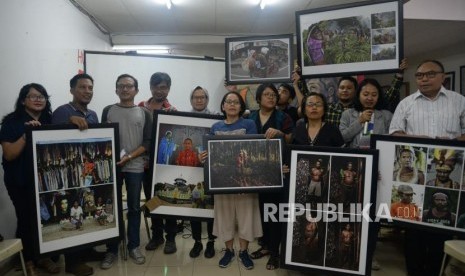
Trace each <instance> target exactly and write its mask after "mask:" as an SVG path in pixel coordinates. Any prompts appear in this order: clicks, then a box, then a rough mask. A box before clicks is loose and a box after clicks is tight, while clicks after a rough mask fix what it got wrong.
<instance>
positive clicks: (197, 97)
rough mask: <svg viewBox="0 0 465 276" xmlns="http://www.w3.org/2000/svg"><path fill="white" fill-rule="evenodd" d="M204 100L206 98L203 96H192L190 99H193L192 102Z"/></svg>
mask: <svg viewBox="0 0 465 276" xmlns="http://www.w3.org/2000/svg"><path fill="white" fill-rule="evenodd" d="M206 98H207V97H205V96H194V97H192V99H194V100H202V101H203V100H205V99H206Z"/></svg>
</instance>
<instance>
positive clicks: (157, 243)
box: [145, 238, 165, 251]
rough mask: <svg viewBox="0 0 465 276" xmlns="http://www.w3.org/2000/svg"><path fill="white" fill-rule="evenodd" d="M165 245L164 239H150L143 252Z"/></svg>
mask: <svg viewBox="0 0 465 276" xmlns="http://www.w3.org/2000/svg"><path fill="white" fill-rule="evenodd" d="M164 243H165V239H164V238H159V239H155V238H152V239H151V240H150V241H149V243H148V244H147V245H146V246H145V250H148V251H152V250H155V249H157V248H158V247H159V246H160V245H162V244H164Z"/></svg>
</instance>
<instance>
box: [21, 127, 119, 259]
mask: <svg viewBox="0 0 465 276" xmlns="http://www.w3.org/2000/svg"><path fill="white" fill-rule="evenodd" d="M27 135H28V136H29V137H28V138H31V139H27V140H28V141H32V142H31V144H30V145H29V147H30V148H31V152H32V160H33V164H31V175H33V176H34V177H33V178H34V190H35V203H34V209H35V210H36V214H37V215H36V218H35V221H36V222H37V248H36V249H37V250H36V251H37V254H39V255H42V254H52V253H53V254H57V253H59V252H66V251H69V250H71V249H73V250H74V249H75V248H76V247H92V246H95V245H98V244H105V243H108V242H113V241H118V240H120V237H123V236H124V235H123V233H124V229H123V227H124V223H123V222H122V211H121V206H122V205H121V204H122V203H121V194H119V191H118V189H117V185H118V184H120V183H117V177H116V174H117V167H116V163H117V162H118V160H119V154H118V153H119V133H118V125H117V124H99V125H89V129H88V130H86V131H80V130H78V129H77V128H75V127H74V126H73V125H49V126H41V127H38V128H34V129H32V130H29V131H28V132H27Z"/></svg>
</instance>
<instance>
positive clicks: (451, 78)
mask: <svg viewBox="0 0 465 276" xmlns="http://www.w3.org/2000/svg"><path fill="white" fill-rule="evenodd" d="M444 76H445V78H444V82H443V83H442V85H443V86H444V88H446V89H447V90H452V91H454V90H455V72H446V73H444Z"/></svg>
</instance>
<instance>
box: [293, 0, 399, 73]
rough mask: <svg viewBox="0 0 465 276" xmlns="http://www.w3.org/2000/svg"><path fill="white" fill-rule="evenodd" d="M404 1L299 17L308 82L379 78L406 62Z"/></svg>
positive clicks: (340, 7)
mask: <svg viewBox="0 0 465 276" xmlns="http://www.w3.org/2000/svg"><path fill="white" fill-rule="evenodd" d="M402 3H403V2H402V1H398V0H384V1H376V2H373V1H369V2H357V3H350V4H343V5H337V6H331V7H324V8H318V9H311V10H303V11H297V12H296V26H297V51H298V53H297V60H298V64H299V66H300V68H302V75H303V76H304V77H312V78H313V77H319V76H340V75H341V74H349V75H354V74H375V73H376V74H378V73H387V72H394V71H396V70H398V68H399V64H400V60H402V58H403V48H402V47H403V23H402V22H403V15H402V13H403V12H402Z"/></svg>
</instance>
